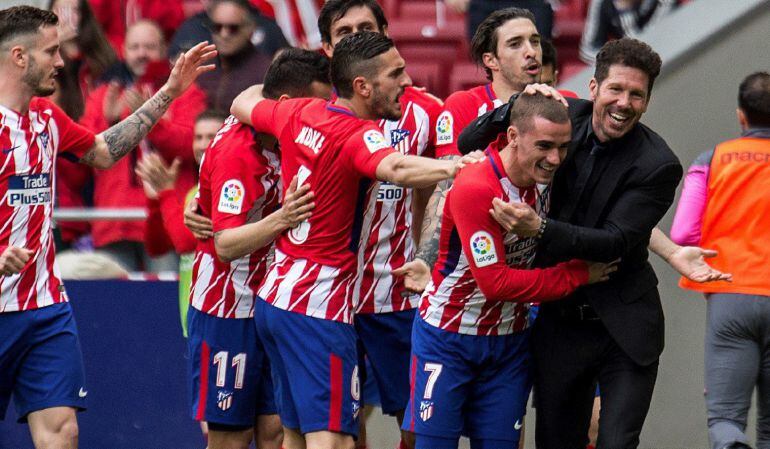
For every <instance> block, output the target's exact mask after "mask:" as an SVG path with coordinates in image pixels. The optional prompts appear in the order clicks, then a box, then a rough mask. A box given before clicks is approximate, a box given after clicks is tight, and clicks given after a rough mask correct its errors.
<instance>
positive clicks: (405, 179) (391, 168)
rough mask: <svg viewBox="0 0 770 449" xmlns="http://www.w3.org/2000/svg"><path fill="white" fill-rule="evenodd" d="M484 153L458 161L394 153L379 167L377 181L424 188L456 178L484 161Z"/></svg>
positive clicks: (474, 153)
mask: <svg viewBox="0 0 770 449" xmlns="http://www.w3.org/2000/svg"><path fill="white" fill-rule="evenodd" d="M484 157H485V156H484V153H483V152H481V151H474V152H472V153H468V154H467V155H465V156H463V157H461V158H459V159H456V160H451V161H450V160H436V159H430V158H426V157H421V156H411V155H403V154H401V153H393V154H390V155H388V156H386V157H385V158H384V159H383V160H382V161H381V162H380V164H379V165H378V166H377V173H376V174H377V179H379V180H380V181H388V182H391V183H393V184H396V185H399V186H404V187H414V188H422V187H427V186H430V185H433V184H436V183H438V182H439V181H443V180H445V179H449V178H454V176H455V175H456V174H457V172H458V171H459V170H460V169H461V168H463V167H464V166H466V165H468V164H475V163H477V162H480V161H482V160H484Z"/></svg>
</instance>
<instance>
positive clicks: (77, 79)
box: [47, 0, 118, 249]
mask: <svg viewBox="0 0 770 449" xmlns="http://www.w3.org/2000/svg"><path fill="white" fill-rule="evenodd" d="M47 6H48V9H49V10H51V11H53V12H54V13H56V15H57V16H58V17H59V25H58V27H59V39H60V42H61V47H60V53H61V56H62V59H63V60H64V67H63V68H62V69H61V70H59V72H58V73H57V75H56V84H57V86H56V92H55V93H54V95H52V96H51V99H52V100H53V101H54V102H55V103H56V104H57V105H58V106H59V107H61V108H62V109H63V110H64V112H66V113H67V115H68V116H70V117H71V118H72V119H74V120H80V117H81V116H82V115H83V109H84V108H85V102H84V98H85V97H86V96H87V95H88V93H89V92H90V91H91V90H92V89H93V88H94V87H95V86H96V85H97V84H98V81H99V79H100V78H101V77H102V76H103V75H104V73H105V71H107V69H108V68H109V67H110V66H112V65H113V64H115V63H116V62H117V60H118V58H117V56H116V55H115V51H114V50H113V49H112V47H111V46H110V43H109V42H108V41H107V38H106V37H104V32H103V31H102V28H101V25H99V22H98V21H97V20H96V18H95V17H94V15H93V12H92V11H91V7H90V6H89V4H88V2H87V1H86V0H50V1H48V5H47ZM56 175H57V176H56V204H57V206H58V207H84V206H85V204H86V201H84V198H83V197H84V193H83V190H84V188H85V187H86V186H87V185H88V182H89V180H90V178H91V169H90V168H89V167H88V166H86V165H83V164H77V163H73V162H71V161H69V160H67V159H65V158H57V159H56ZM56 225H57V227H56V231H55V236H56V237H55V238H56V241H57V248H59V249H61V248H64V247H69V246H70V245H72V244H73V243H74V242H75V241H76V240H77V239H78V238H80V237H82V236H84V235H86V234H87V233H88V232H89V229H90V226H89V224H88V222H61V221H57V223H56Z"/></svg>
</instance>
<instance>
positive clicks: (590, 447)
mask: <svg viewBox="0 0 770 449" xmlns="http://www.w3.org/2000/svg"><path fill="white" fill-rule="evenodd" d="M586 449H596V446H592V445H590V444H589V445H588V446H586Z"/></svg>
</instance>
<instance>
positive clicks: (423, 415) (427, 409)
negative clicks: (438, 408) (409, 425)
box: [420, 401, 433, 422]
mask: <svg viewBox="0 0 770 449" xmlns="http://www.w3.org/2000/svg"><path fill="white" fill-rule="evenodd" d="M431 416H433V401H422V402H420V419H422V421H423V422H425V421H427V420H429V419H430V418H431Z"/></svg>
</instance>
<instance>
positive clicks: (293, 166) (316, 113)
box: [251, 98, 395, 323]
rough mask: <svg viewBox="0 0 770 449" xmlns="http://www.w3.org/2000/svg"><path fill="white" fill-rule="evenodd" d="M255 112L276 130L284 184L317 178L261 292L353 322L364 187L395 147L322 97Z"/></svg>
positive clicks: (294, 307)
mask: <svg viewBox="0 0 770 449" xmlns="http://www.w3.org/2000/svg"><path fill="white" fill-rule="evenodd" d="M251 119H252V123H253V126H254V128H255V129H256V130H257V131H259V132H264V133H268V134H272V135H274V136H276V137H277V138H278V141H279V144H280V146H281V178H282V180H283V183H284V185H287V186H288V185H289V183H290V182H291V180H292V179H293V178H294V177H295V176H296V177H297V179H298V184H299V185H303V184H309V185H310V186H311V190H312V191H313V192H314V193H315V204H316V207H315V210H314V211H313V215H312V216H311V217H310V219H309V220H307V221H305V222H303V223H301V224H300V225H299V226H297V227H296V228H294V229H291V230H289V231H288V232H286V233H284V234H282V235H281V236H280V237H279V238H278V240H277V242H276V260H275V263H274V264H273V266H271V268H270V272H269V273H268V276H267V278H266V279H265V282H263V284H262V286H261V287H260V290H259V296H260V297H262V298H263V299H265V300H266V301H268V302H269V303H271V304H272V305H274V306H276V307H279V308H282V309H285V310H289V311H293V312H297V313H302V314H306V315H309V316H314V317H317V318H323V319H328V320H334V321H341V322H345V323H351V322H352V313H353V294H352V293H353V291H352V290H353V286H354V285H353V283H354V278H355V275H356V254H357V252H358V247H359V244H360V243H361V232H362V225H363V219H364V209H365V205H366V201H365V200H366V192H367V191H368V189H369V187H370V185H371V183H372V180H373V179H374V178H375V173H376V169H377V166H378V165H379V163H380V162H381V161H382V159H384V158H385V157H386V156H388V155H390V154H392V153H395V150H394V149H393V148H391V146H390V145H389V144H388V141H387V140H386V139H385V137H384V136H383V134H382V131H381V130H380V129H379V128H378V127H377V124H376V123H374V122H371V121H368V120H361V119H359V118H356V117H355V116H354V115H353V113H352V112H351V111H350V110H348V109H345V108H343V107H340V106H337V105H335V104H333V103H330V102H327V101H325V100H321V99H309V98H299V99H291V100H286V101H281V102H276V101H272V100H263V101H261V102H260V103H258V104H257V106H256V107H255V108H254V110H253V111H252V115H251Z"/></svg>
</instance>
